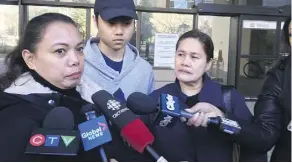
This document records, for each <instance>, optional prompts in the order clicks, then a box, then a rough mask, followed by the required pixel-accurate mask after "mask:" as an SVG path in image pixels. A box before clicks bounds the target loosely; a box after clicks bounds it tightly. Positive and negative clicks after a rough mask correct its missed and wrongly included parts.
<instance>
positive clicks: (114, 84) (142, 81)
mask: <svg viewBox="0 0 292 163" xmlns="http://www.w3.org/2000/svg"><path fill="white" fill-rule="evenodd" d="M98 42H99V40H98V39H97V38H91V39H89V40H88V41H87V43H86V46H85V48H84V54H85V70H84V75H86V76H87V77H89V78H90V79H91V80H93V81H94V82H96V83H97V84H98V85H100V86H101V87H102V88H103V89H105V90H106V91H108V92H109V93H111V94H114V93H115V92H116V91H117V90H118V89H119V88H120V89H121V90H122V91H123V93H124V95H125V98H126V99H127V97H128V96H129V95H130V94H131V93H133V92H142V93H144V94H150V93H151V92H152V91H153V90H154V74H153V70H152V66H151V65H150V64H149V63H148V62H147V61H145V60H144V59H143V58H141V57H140V56H139V52H138V50H137V49H136V48H135V47H134V46H132V45H131V44H127V45H126V47H125V54H124V59H123V66H122V70H121V72H120V73H119V72H117V71H115V70H113V69H112V68H111V67H109V66H108V65H107V64H106V62H105V60H104V58H103V56H102V54H101V52H100V50H99V48H98V46H97V44H98Z"/></svg>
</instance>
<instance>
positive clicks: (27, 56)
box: [22, 49, 35, 70]
mask: <svg viewBox="0 0 292 163" xmlns="http://www.w3.org/2000/svg"><path fill="white" fill-rule="evenodd" d="M22 58H23V60H24V62H25V63H26V65H27V67H28V68H29V69H31V70H35V64H34V54H32V53H31V52H30V51H29V50H27V49H25V50H23V51H22Z"/></svg>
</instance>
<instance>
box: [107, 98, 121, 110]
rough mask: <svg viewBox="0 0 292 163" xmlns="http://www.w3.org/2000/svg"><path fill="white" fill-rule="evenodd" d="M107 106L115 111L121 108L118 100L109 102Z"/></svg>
mask: <svg viewBox="0 0 292 163" xmlns="http://www.w3.org/2000/svg"><path fill="white" fill-rule="evenodd" d="M106 105H107V108H108V109H110V110H113V111H115V110H119V109H120V107H121V104H120V102H119V101H116V100H108V102H107V104H106Z"/></svg>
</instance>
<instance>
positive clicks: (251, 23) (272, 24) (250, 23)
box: [243, 20, 277, 29]
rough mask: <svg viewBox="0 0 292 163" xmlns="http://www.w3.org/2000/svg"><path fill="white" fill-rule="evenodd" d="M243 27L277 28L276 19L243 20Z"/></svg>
mask: <svg viewBox="0 0 292 163" xmlns="http://www.w3.org/2000/svg"><path fill="white" fill-rule="evenodd" d="M243 28H248V29H277V22H276V21H261V20H244V21H243Z"/></svg>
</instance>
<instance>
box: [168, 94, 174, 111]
mask: <svg viewBox="0 0 292 163" xmlns="http://www.w3.org/2000/svg"><path fill="white" fill-rule="evenodd" d="M174 104H175V101H174V100H173V96H171V95H169V94H167V95H166V108H167V109H168V110H175V106H174Z"/></svg>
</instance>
